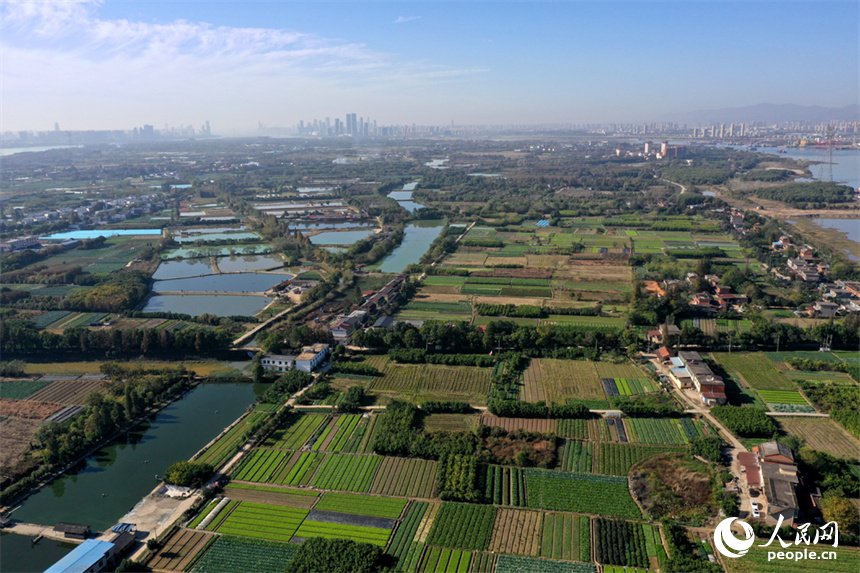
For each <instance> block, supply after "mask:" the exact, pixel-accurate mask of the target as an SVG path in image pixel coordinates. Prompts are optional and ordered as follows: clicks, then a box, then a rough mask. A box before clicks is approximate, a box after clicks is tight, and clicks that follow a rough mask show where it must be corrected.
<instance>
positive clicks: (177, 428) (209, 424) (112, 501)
mask: <svg viewBox="0 0 860 573" xmlns="http://www.w3.org/2000/svg"><path fill="white" fill-rule="evenodd" d="M255 390H256V391H262V388H256V389H255V386H254V385H253V384H250V383H246V384H236V383H209V384H201V385H199V386H197V387H196V388H195V389H193V390H191V391H190V392H188V393H187V394H185V396H183V397H182V398H181V399H179V400H177V401H175V402H173V403H172V404H170V405H169V406H167V407H165V408H164V409H162V410H161V411H159V412H157V413H156V414H154V415H153V416H152V417H151V418H150V419H149V420H148V421H146V422H144V423H142V424H140V425H138V426H136V427H135V428H134V429H132V430H131V431H130V432H128V433H127V434H125V435H123V436H122V437H121V438H119V439H117V440H114V441H113V442H112V443H111V444H109V445H107V446H105V447H104V448H101V449H100V450H98V451H97V452H96V453H95V454H93V455H92V456H90V457H89V458H87V459H86V460H83V461H81V462H80V463H79V464H77V466H75V467H74V468H72V469H71V470H69V471H68V472H66V474H64V475H63V476H62V477H60V478H59V479H57V480H55V481H54V482H52V483H50V484H49V485H47V486H45V487H44V488H42V489H41V490H40V491H39V492H37V493H35V494H33V495H31V496H30V497H29V498H27V499H26V500H25V501H24V503H23V504H22V505H21V506H20V507H19V508H17V509H16V510H14V511H13V512H12V514H11V515H10V517H11V518H12V519H13V520H16V521H22V522H26V523H38V524H42V525H47V526H53V525H54V524H56V523H57V522H60V521H66V522H71V523H80V524H85V525H89V526H90V527H91V528H92V529H93V530H94V531H104V530H106V529H109V528H110V527H112V526H113V525H115V524H116V523H117V521H118V520H119V519H120V518H122V516H123V515H125V514H126V513H127V512H128V511H129V510H130V509H131V508H133V507H134V506H135V504H136V503H137V502H138V501H140V499H141V498H142V497H143V496H145V495H147V494H148V493H149V492H150V491H152V489H153V488H154V487H155V486H156V485H158V483H159V482H158V481H157V479H156V476H159V477H160V476H162V475H164V471H165V470H166V469H167V467H168V466H169V465H170V464H172V463H174V462H176V461H180V460H187V459H189V458H190V457H191V456H192V455H193V454H194V453H196V452H197V451H198V450H199V449H200V448H202V447H203V446H204V445H206V444H207V443H209V441H210V440H212V439H213V438H214V437H215V436H217V435H218V434H219V433H220V432H221V430H223V429H224V428H225V427H227V426H228V425H230V424H231V423H232V422H233V421H234V420H235V419H236V418H238V417H239V416H240V415H241V414H242V413H243V412H244V411H245V410H246V409H247V408H248V406H250V405H251V404H252V403H253V402H254V398H255ZM16 538H20V539H16ZM21 539H23V540H24V541H25V542H26V545H30V541H31V540H30V538H28V537H25V536H21V535H14V534H10V535H4V536H2V537H0V554H2V555H3V561H2V567H0V569H2V571H16V572H17V571H31V570H38V571H42V570H43V569H44V568H45V567H40V566H39V565H38V564H39V563H42V561H43V560H50V563H48V565H50V564H51V563H53V562H54V561H56V560H57V559H58V558H59V557H61V556H62V555H63V554H64V553H65V552H64V551H60V550H61V549H63V548H64V547H63V546H60V545H58V544H57V543H56V542H54V541H52V540H48V539H42V540H40V541H39V543H37V544H36V545H35V546H34V548H33V549H32V550H31V549H29V548H28V547H25V546H24V545H23V544H22V543H21ZM65 549H68V550H71V549H72V548H71V547H68V548H65ZM19 560H20V561H19Z"/></svg>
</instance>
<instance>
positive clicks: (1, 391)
mask: <svg viewBox="0 0 860 573" xmlns="http://www.w3.org/2000/svg"><path fill="white" fill-rule="evenodd" d="M48 384H49V382H47V381H43V380H4V381H2V382H0V398H12V399H14V400H23V399H24V398H26V397H27V396H29V395H30V394H32V393H34V392H35V391H36V390H39V389H41V388H44V387H45V386H47V385H48Z"/></svg>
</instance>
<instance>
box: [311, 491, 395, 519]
mask: <svg viewBox="0 0 860 573" xmlns="http://www.w3.org/2000/svg"><path fill="white" fill-rule="evenodd" d="M406 503H407V500H405V499H399V498H392V497H376V496H371V495H353V494H349V493H333V492H327V493H324V494H323V496H322V499H320V500H319V502H317V504H316V506H314V509H321V510H326V511H339V512H341V513H355V514H358V515H369V516H372V517H387V518H389V519H398V518H399V517H400V514H401V513H403V508H405V507H406Z"/></svg>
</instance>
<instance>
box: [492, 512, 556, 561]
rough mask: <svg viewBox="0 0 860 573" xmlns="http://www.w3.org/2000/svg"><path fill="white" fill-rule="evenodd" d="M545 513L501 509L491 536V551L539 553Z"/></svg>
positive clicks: (522, 553)
mask: <svg viewBox="0 0 860 573" xmlns="http://www.w3.org/2000/svg"><path fill="white" fill-rule="evenodd" d="M542 524H543V514H542V513H541V512H539V511H529V510H524V509H500V510H499V513H498V516H497V517H496V523H495V526H494V527H493V536H492V537H491V538H490V551H492V552H494V553H512V554H514V555H538V554H539V553H540V548H541V539H540V534H541V527H542Z"/></svg>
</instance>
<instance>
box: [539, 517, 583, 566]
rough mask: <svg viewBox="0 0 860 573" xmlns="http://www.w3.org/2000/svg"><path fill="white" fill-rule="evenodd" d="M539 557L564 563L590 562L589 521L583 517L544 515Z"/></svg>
mask: <svg viewBox="0 0 860 573" xmlns="http://www.w3.org/2000/svg"><path fill="white" fill-rule="evenodd" d="M539 556H540V557H544V558H546V559H562V560H564V561H583V562H586V563H587V562H589V561H591V520H590V519H589V518H588V517H586V516H584V515H570V514H568V513H546V514H544V518H543V530H542V531H541V547H540V554H539Z"/></svg>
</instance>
